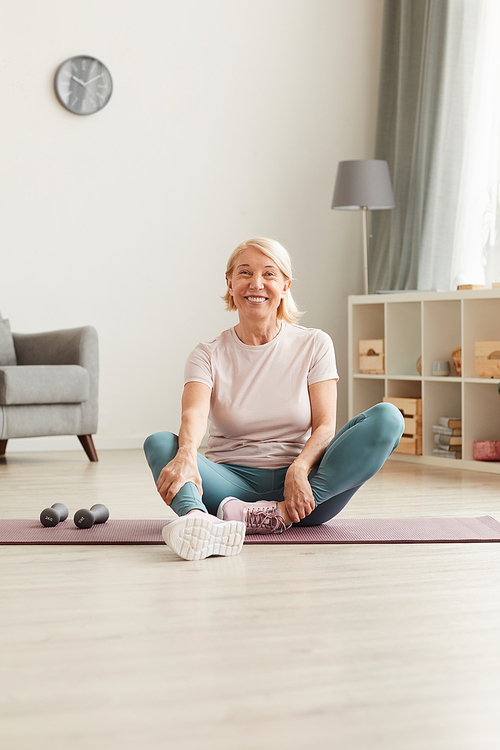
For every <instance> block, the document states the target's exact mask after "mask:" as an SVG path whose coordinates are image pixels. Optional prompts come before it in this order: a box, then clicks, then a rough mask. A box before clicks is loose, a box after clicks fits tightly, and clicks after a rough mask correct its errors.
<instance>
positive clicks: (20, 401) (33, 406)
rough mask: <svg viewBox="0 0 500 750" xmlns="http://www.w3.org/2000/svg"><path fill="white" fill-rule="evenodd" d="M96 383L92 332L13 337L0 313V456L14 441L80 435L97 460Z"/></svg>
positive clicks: (79, 330) (94, 333)
mask: <svg viewBox="0 0 500 750" xmlns="http://www.w3.org/2000/svg"><path fill="white" fill-rule="evenodd" d="M98 382H99V352H98V341H97V331H96V330H95V329H94V328H92V327H91V326H85V327H83V328H73V329H66V330H62V331H50V332H48V333H14V334H12V333H11V332H10V326H9V321H8V320H4V319H3V318H2V316H1V315H0V456H3V455H5V450H6V447H7V441H8V440H10V439H11V438H23V437H41V436H47V435H77V436H78V439H79V440H80V442H81V444H82V446H83V448H84V450H85V453H86V454H87V456H88V458H89V459H90V461H97V460H98V458H97V452H96V450H95V447H94V442H93V439H92V435H94V434H95V433H96V431H97V393H98Z"/></svg>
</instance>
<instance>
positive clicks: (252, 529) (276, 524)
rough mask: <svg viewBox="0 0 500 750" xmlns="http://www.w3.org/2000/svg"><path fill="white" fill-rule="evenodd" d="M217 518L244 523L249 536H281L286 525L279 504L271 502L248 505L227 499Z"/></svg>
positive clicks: (234, 499)
mask: <svg viewBox="0 0 500 750" xmlns="http://www.w3.org/2000/svg"><path fill="white" fill-rule="evenodd" d="M217 518H221V519H223V520H224V521H243V523H244V524H245V526H246V533H247V534H281V533H283V531H286V529H288V528H290V527H289V526H287V525H286V523H285V520H284V518H283V516H282V515H281V511H280V510H279V509H278V504H277V503H276V502H273V501H271V500H258V501H257V502H255V503H246V502H245V501H244V500H238V498H237V497H226V498H225V499H224V500H223V501H222V502H221V504H220V505H219V507H218V509H217Z"/></svg>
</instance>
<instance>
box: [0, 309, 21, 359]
mask: <svg viewBox="0 0 500 750" xmlns="http://www.w3.org/2000/svg"><path fill="white" fill-rule="evenodd" d="M16 361H17V360H16V350H15V348H14V339H13V337H12V333H11V332H10V324H9V321H8V320H2V317H1V316H0V366H1V365H15V364H16Z"/></svg>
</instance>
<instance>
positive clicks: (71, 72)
mask: <svg viewBox="0 0 500 750" xmlns="http://www.w3.org/2000/svg"><path fill="white" fill-rule="evenodd" d="M54 88H55V92H56V96H57V98H58V99H59V101H60V102H61V104H62V105H63V107H66V109H69V111H70V112H73V113H74V114H75V115H93V114H94V112H98V111H99V110H100V109H102V108H103V107H105V106H106V104H107V103H108V102H109V98H110V96H111V93H112V91H113V81H112V80H111V75H110V73H109V70H108V69H107V67H106V66H105V65H103V64H102V62H100V60H96V58H95V57H89V56H88V55H76V56H75V57H70V58H69V60H65V61H64V62H63V63H61V65H60V66H59V67H58V69H57V71H56V75H55V78H54Z"/></svg>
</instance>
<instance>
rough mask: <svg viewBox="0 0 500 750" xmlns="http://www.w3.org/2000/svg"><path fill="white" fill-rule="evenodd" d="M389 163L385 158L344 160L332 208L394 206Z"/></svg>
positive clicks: (341, 164) (356, 208)
mask: <svg viewBox="0 0 500 750" xmlns="http://www.w3.org/2000/svg"><path fill="white" fill-rule="evenodd" d="M394 206H395V203H394V195H393V193H392V186H391V178H390V175H389V167H388V165H387V162H386V161H382V160H381V159H355V160H351V161H340V162H339V167H338V170H337V181H336V182H335V191H334V194H333V201H332V208H341V209H347V210H351V211H355V210H359V209H360V208H368V209H370V210H374V209H383V208H394Z"/></svg>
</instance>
